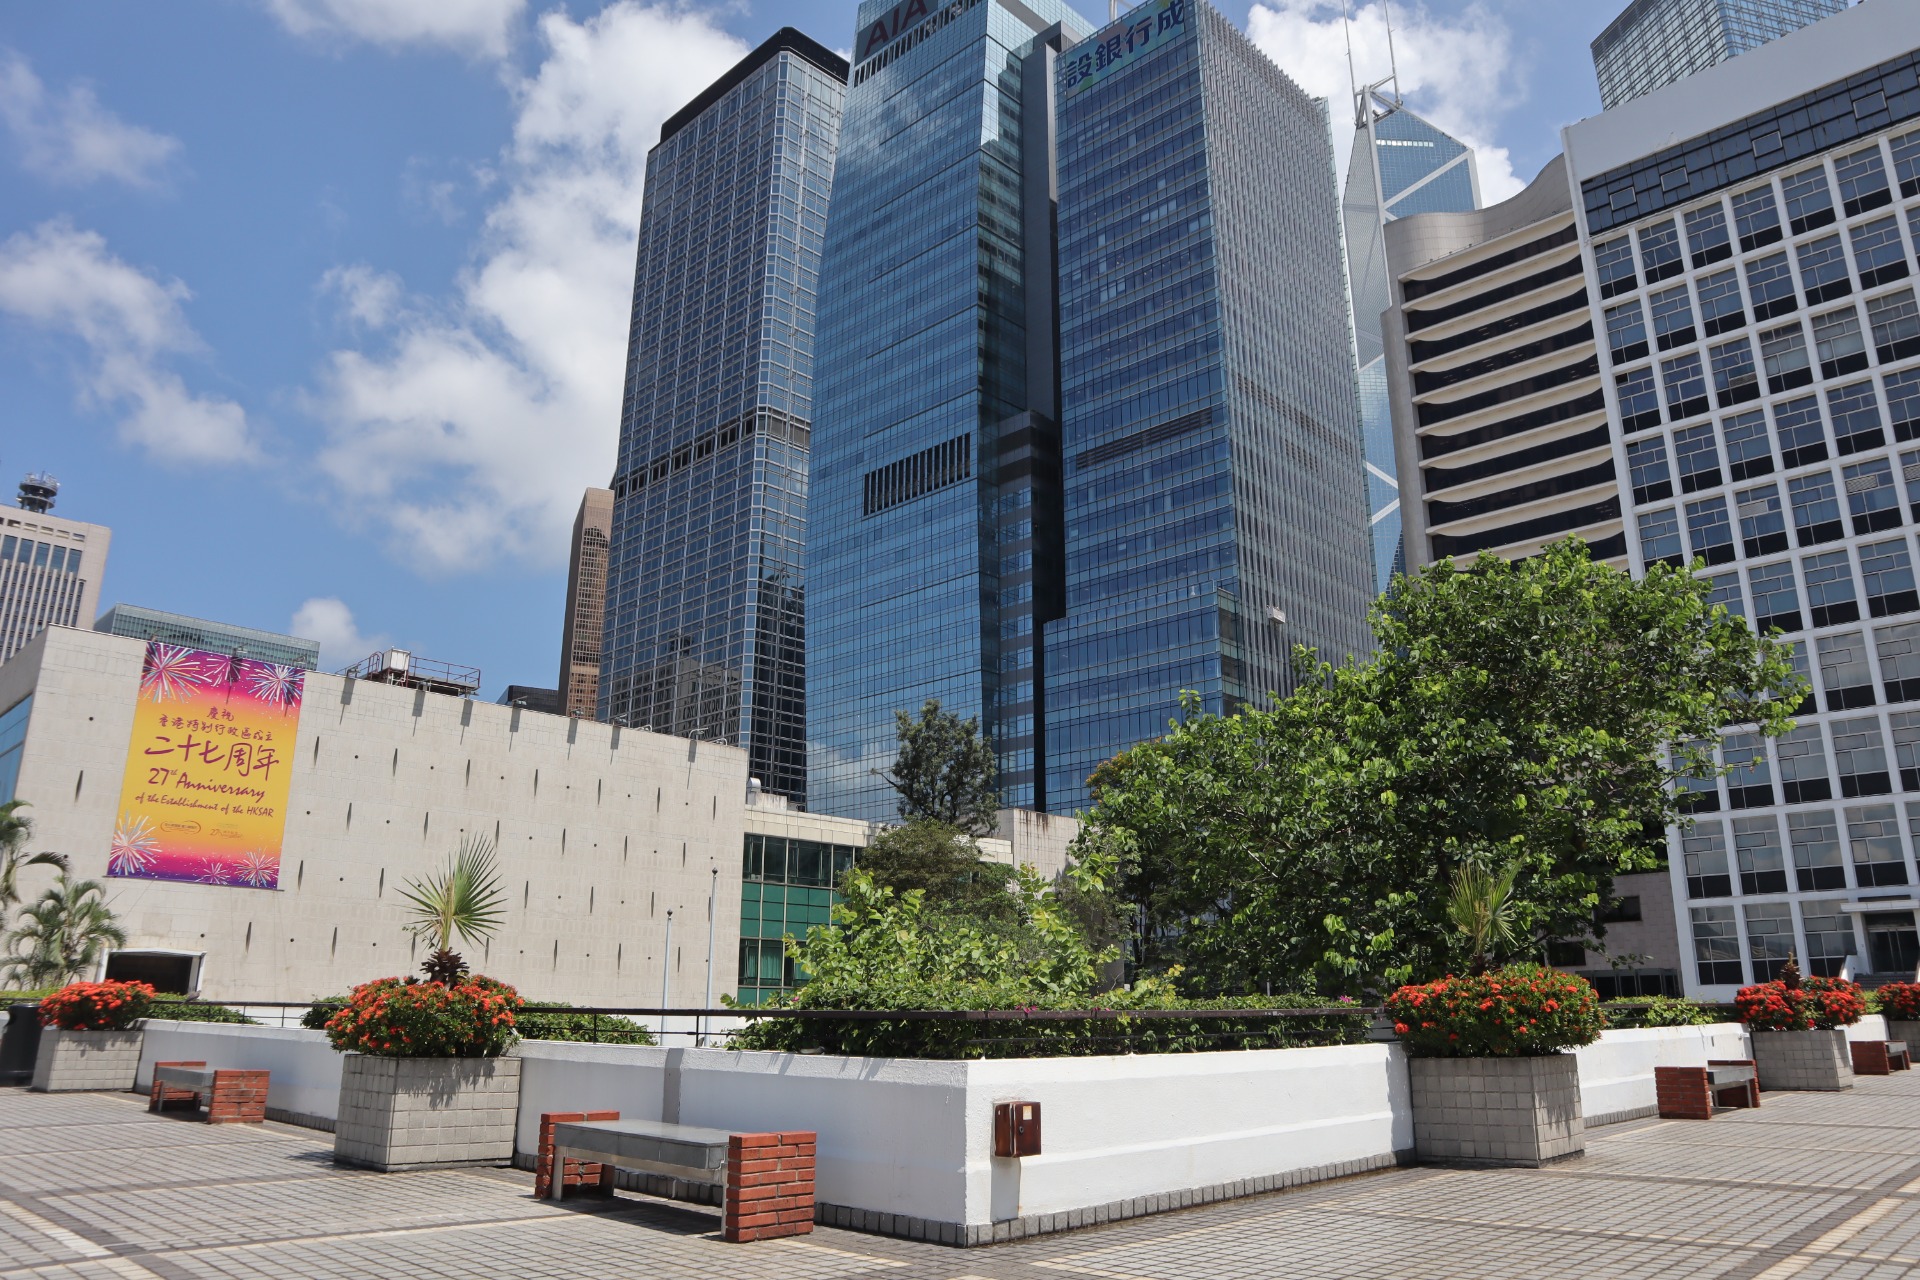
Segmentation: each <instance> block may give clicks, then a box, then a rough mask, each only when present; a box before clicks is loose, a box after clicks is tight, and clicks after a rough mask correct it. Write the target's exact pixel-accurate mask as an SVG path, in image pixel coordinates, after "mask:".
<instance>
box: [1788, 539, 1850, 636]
mask: <svg viewBox="0 0 1920 1280" xmlns="http://www.w3.org/2000/svg"><path fill="white" fill-rule="evenodd" d="M1800 571H1801V572H1802V573H1803V574H1804V575H1805V576H1806V580H1807V605H1808V606H1809V608H1810V610H1811V611H1812V613H1813V625H1814V626H1816V627H1831V626H1837V625H1838V624H1840V623H1842V622H1857V621H1859V618H1860V602H1859V599H1858V598H1857V597H1856V596H1855V595H1854V593H1853V572H1852V566H1851V564H1850V563H1849V561H1848V560H1847V553H1846V552H1844V551H1829V552H1827V553H1826V554H1825V555H1820V556H1808V557H1807V558H1806V560H1805V561H1803V562H1802V563H1801V566H1800Z"/></svg>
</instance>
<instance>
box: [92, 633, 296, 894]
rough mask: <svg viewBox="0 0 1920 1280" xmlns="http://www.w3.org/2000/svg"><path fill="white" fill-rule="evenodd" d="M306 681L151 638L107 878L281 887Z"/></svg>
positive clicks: (274, 666)
mask: <svg viewBox="0 0 1920 1280" xmlns="http://www.w3.org/2000/svg"><path fill="white" fill-rule="evenodd" d="M306 678H307V673H306V672H305V671H303V670H301V669H300V668H299V667H288V666H282V665H280V664H279V663H273V662H257V661H255V660H253V659H251V658H242V657H234V656H229V655H228V654H224V653H208V652H206V651H205V650H202V649H189V648H186V647H184V646H181V645H173V644H163V643H161V642H160V641H158V640H153V641H149V642H148V644H147V658H146V665H145V666H144V667H143V668H142V669H141V673H140V702H139V706H138V707H137V708H136V710H135V712H134V717H133V740H132V742H131V743H130V744H129V746H128V748H127V772H126V777H125V778H124V780H123V781H122V782H121V786H120V820H119V823H118V825H117V826H115V828H114V832H113V850H112V853H111V856H110V857H109V859H108V862H107V874H108V875H110V876H120V877H123V878H130V879H137V880H185V881H192V882H195V883H198V884H213V885H233V886H239V887H244V888H249V889H273V888H277V887H279V883H280V844H281V841H282V840H283V839H284V838H285V835H286V825H287V786H288V782H289V780H290V777H291V774H292V767H291V765H292V759H293V744H294V736H295V733H296V731H297V730H298V729H299V726H300V697H301V694H302V693H303V691H304V690H305V686H306Z"/></svg>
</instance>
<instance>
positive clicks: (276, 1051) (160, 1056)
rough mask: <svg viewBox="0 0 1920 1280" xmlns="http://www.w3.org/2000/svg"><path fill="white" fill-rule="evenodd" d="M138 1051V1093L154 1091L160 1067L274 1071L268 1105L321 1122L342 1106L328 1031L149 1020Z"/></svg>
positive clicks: (336, 1061) (337, 1062) (337, 1057)
mask: <svg viewBox="0 0 1920 1280" xmlns="http://www.w3.org/2000/svg"><path fill="white" fill-rule="evenodd" d="M146 1029H147V1034H146V1038H145V1039H144V1040H143V1041H142V1043H141V1046H140V1073H139V1075H138V1076H137V1077H136V1078H135V1087H136V1088H138V1089H141V1090H146V1089H149V1088H151V1087H152V1086H153V1064H154V1063H156V1062H194V1061H200V1062H205V1063H206V1064H207V1065H208V1066H209V1067H215V1068H226V1069H229V1070H234V1071H270V1072H272V1073H273V1074H272V1075H271V1076H270V1077H269V1078H268V1080H267V1105H268V1106H269V1107H274V1108H277V1109H279V1110H282V1111H290V1112H293V1113H294V1114H295V1115H301V1116H313V1117H316V1118H318V1119H321V1120H333V1119H335V1118H336V1116H337V1113H338V1111H339V1106H340V1064H341V1061H342V1058H341V1055H340V1054H338V1053H335V1052H334V1050H333V1046H332V1045H330V1044H328V1043H327V1035H326V1032H324V1031H308V1030H306V1029H305V1028H304V1027H285V1028H283V1027H245V1026H223V1025H221V1024H219V1023H212V1022H162V1021H160V1020H159V1019H156V1018H149V1019H148V1020H147V1022H146Z"/></svg>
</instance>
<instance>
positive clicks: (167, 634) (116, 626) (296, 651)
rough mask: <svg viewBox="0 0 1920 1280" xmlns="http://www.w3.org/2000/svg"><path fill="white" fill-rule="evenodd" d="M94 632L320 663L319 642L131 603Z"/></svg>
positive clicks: (311, 665) (104, 617)
mask: <svg viewBox="0 0 1920 1280" xmlns="http://www.w3.org/2000/svg"><path fill="white" fill-rule="evenodd" d="M93 629H94V630H95V631H104V632H105V633H106V634H108V635H110V636H126V637H127V638H129V639H132V640H164V641H166V642H167V643H168V644H180V645H186V646H187V647H189V648H193V649H205V650H207V651H208V652H210V653H231V654H238V655H239V656H241V657H243V658H257V659H259V660H261V661H263V662H279V663H284V664H285V665H287V666H290V667H301V668H304V669H306V670H308V671H312V670H314V669H315V668H317V667H319V665H320V644H319V642H318V641H315V640H302V639H300V638H299V637H297V636H283V635H281V634H279V633H278V632H275V631H258V630H255V629H254V628H252V627H236V626H234V625H232V624H231V623H226V622H208V621H207V620H206V619H205V618H189V617H187V616H185V615H184V614H178V613H166V612H164V611H162V610H160V609H143V608H141V607H140V606H139V605H134V604H116V605H114V606H113V607H112V608H111V609H108V610H107V611H106V612H105V613H103V614H101V615H100V619H99V621H97V622H95V623H94V624H93Z"/></svg>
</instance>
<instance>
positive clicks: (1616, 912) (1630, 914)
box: [1600, 893, 1644, 924]
mask: <svg viewBox="0 0 1920 1280" xmlns="http://www.w3.org/2000/svg"><path fill="white" fill-rule="evenodd" d="M1643 918H1644V917H1643V916H1642V915H1641V914H1640V895H1639V894H1637V893H1630V894H1628V895H1626V896H1625V897H1623V898H1615V899H1614V900H1613V901H1612V902H1610V903H1608V904H1607V905H1606V906H1604V907H1602V908H1600V921H1601V923H1602V924H1629V923H1631V922H1633V921H1635V920H1640V919H1643Z"/></svg>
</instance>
